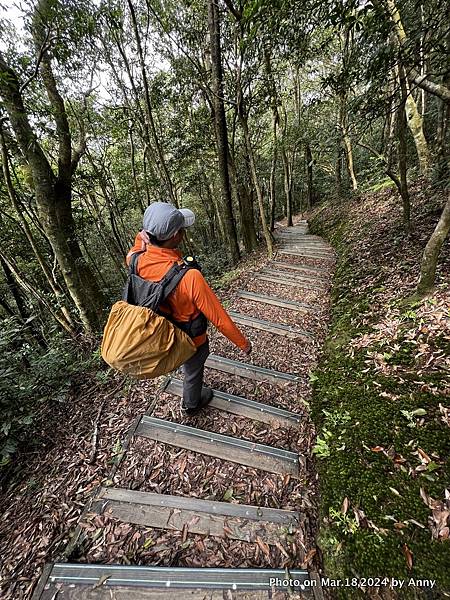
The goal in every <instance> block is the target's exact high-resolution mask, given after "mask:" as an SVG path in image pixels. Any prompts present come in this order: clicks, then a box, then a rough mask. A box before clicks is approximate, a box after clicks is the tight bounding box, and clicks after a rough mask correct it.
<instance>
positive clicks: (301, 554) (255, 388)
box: [0, 250, 333, 600]
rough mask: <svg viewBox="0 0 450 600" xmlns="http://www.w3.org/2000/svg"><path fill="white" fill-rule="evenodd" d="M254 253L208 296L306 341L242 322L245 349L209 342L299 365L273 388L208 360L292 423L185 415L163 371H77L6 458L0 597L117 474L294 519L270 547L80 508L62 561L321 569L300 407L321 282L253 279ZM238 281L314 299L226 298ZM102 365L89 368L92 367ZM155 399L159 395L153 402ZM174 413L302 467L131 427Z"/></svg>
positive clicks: (20, 583) (305, 410)
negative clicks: (75, 538) (235, 456)
mask: <svg viewBox="0 0 450 600" xmlns="http://www.w3.org/2000/svg"><path fill="white" fill-rule="evenodd" d="M277 260H283V262H293V263H296V264H300V263H301V262H303V264H306V265H309V266H313V267H317V266H320V267H322V268H324V269H325V272H324V275H323V276H324V277H325V278H328V279H331V273H332V268H333V261H331V262H330V261H329V260H321V259H318V260H317V259H310V258H305V259H301V258H299V257H286V256H285V257H283V258H281V257H280V256H278V257H277ZM267 262H268V261H267V257H266V256H265V253H264V252H263V251H262V250H260V251H258V252H256V253H254V254H253V255H251V256H250V257H249V258H247V259H246V260H245V261H243V262H242V263H240V265H239V267H238V269H236V270H235V271H234V272H233V273H232V274H231V275H230V274H227V276H226V277H225V278H224V279H225V280H226V281H227V283H226V285H224V286H223V287H222V288H221V289H220V290H219V291H218V294H219V296H220V298H221V300H222V301H223V302H224V304H225V306H226V307H227V308H228V309H230V310H231V309H234V310H237V309H239V312H241V313H245V314H248V315H252V316H254V317H258V318H263V319H265V320H269V321H273V322H279V323H288V324H289V325H291V326H298V327H299V328H301V329H304V330H306V331H308V332H309V333H311V334H312V339H311V340H307V341H305V340H304V339H302V340H290V339H287V338H284V337H274V335H273V334H270V333H266V332H263V331H259V330H255V329H251V328H248V327H246V326H241V327H240V328H241V329H242V330H243V331H244V333H245V335H247V336H248V337H249V339H251V341H252V343H253V351H252V353H251V355H250V356H249V357H247V356H245V355H244V354H243V353H242V352H240V351H239V350H237V349H235V348H234V347H233V346H232V345H231V343H229V342H228V341H227V340H226V339H225V338H223V337H222V336H221V335H220V334H219V333H218V332H216V331H211V332H210V346H211V353H215V354H220V355H222V356H226V357H228V358H232V359H237V360H240V361H243V362H249V363H251V364H255V365H259V366H264V367H266V368H271V369H275V370H278V371H282V372H286V373H292V374H294V375H297V376H298V378H299V379H298V381H297V382H295V383H288V384H283V385H279V384H278V385H274V384H270V383H263V382H257V381H252V380H249V379H246V378H245V379H244V378H242V377H238V376H234V375H229V374H226V373H221V372H218V371H214V370H212V369H207V370H206V375H205V379H206V383H207V384H208V385H210V386H211V387H213V388H214V389H218V390H222V391H227V392H228V393H232V394H233V393H234V394H237V395H240V396H245V397H246V398H250V399H253V400H256V401H258V402H263V403H269V404H273V405H275V406H279V407H282V408H286V409H289V410H291V411H293V412H296V413H298V414H300V415H301V417H302V420H301V424H300V426H299V427H298V428H297V427H296V428H283V427H280V428H273V427H269V426H267V425H264V424H261V423H257V422H254V421H249V420H247V419H244V418H242V417H238V416H235V415H231V414H228V413H222V412H221V411H218V410H217V409H213V408H210V409H208V410H205V411H203V412H202V413H201V414H199V415H198V416H196V417H186V416H185V415H183V414H182V413H181V411H180V408H179V399H178V398H175V397H174V396H171V395H170V394H166V393H160V391H158V390H159V386H160V384H161V379H162V378H159V379H158V380H154V381H151V382H144V383H143V382H139V383H134V384H131V383H130V382H129V381H127V380H125V379H123V378H121V377H118V376H115V375H113V374H111V373H110V372H103V375H104V377H102V373H100V374H99V373H97V374H92V375H88V374H85V375H84V376H83V377H81V376H80V377H79V378H78V379H76V380H74V381H73V382H72V384H71V387H70V389H69V392H68V395H67V397H66V398H65V399H63V400H61V401H60V402H55V403H53V404H51V405H49V406H48V407H47V408H45V409H44V410H43V411H42V413H41V415H40V417H39V420H38V423H37V427H36V430H35V433H34V436H35V437H34V439H33V443H32V446H30V448H23V447H22V449H21V450H20V452H19V454H18V455H17V456H16V465H18V468H16V469H13V470H12V471H11V473H10V475H9V477H8V479H7V481H5V482H4V485H3V490H2V494H1V496H0V511H1V512H2V513H3V520H2V525H1V529H2V538H1V541H0V556H1V560H2V579H1V588H0V590H1V597H2V599H4V600H18V599H20V600H22V599H29V598H30V596H31V593H32V590H33V588H34V587H35V585H36V582H37V580H38V578H39V575H40V573H41V571H42V567H43V565H44V563H45V562H51V561H54V560H59V559H61V557H62V556H64V552H65V550H67V545H68V543H69V539H70V536H71V535H73V533H74V530H75V528H76V526H77V524H78V523H79V521H80V517H81V513H82V511H83V508H84V506H85V505H86V503H87V502H88V500H89V499H90V498H91V497H92V496H93V494H94V493H95V490H96V489H97V488H98V487H99V486H100V485H103V486H110V485H115V486H117V487H124V488H130V489H133V490H140V491H152V492H157V493H165V494H175V495H176V494H178V495H180V494H183V495H189V496H191V497H198V498H202V499H208V500H220V501H227V502H233V503H237V502H238V503H247V504H255V505H259V506H263V507H264V506H267V507H274V508H283V509H292V510H298V511H299V512H300V513H301V514H302V515H304V516H305V519H304V520H302V522H301V526H300V527H299V529H298V530H297V531H296V532H295V534H293V535H291V536H287V537H286V538H285V539H283V541H281V540H280V543H278V544H276V545H272V544H271V545H268V544H265V543H264V542H261V541H258V543H257V542H255V543H250V542H242V541H236V540H231V539H228V538H212V537H205V536H200V535H194V534H191V533H188V534H187V535H186V532H174V531H161V530H156V529H153V530H152V529H151V528H148V527H141V526H138V525H132V524H128V523H123V522H120V521H118V520H116V519H114V518H113V517H111V516H109V515H108V513H107V512H106V513H104V514H102V515H94V514H92V513H90V514H88V515H87V517H86V518H85V519H83V523H82V528H81V530H80V529H79V530H78V533H80V532H81V535H80V540H79V543H78V544H76V545H74V546H71V547H70V548H71V550H70V551H69V552H66V555H65V558H67V559H69V560H75V561H80V562H96V563H122V564H152V565H161V566H191V567H194V566H205V565H207V566H209V567H213V566H221V567H245V566H253V567H272V568H284V567H290V568H292V567H296V568H300V567H301V568H309V569H313V570H316V571H317V570H319V569H320V567H321V556H320V551H318V549H317V547H316V543H315V540H316V534H317V531H316V529H317V524H316V521H317V501H318V499H317V490H316V479H317V478H316V472H315V468H314V461H313V460H312V454H311V453H312V449H313V445H314V440H315V431H314V426H313V423H312V421H311V419H310V417H309V413H310V401H311V394H312V390H311V373H312V371H313V370H314V368H315V367H316V366H317V364H318V359H319V356H320V349H321V347H322V345H323V342H324V339H325V337H326V333H327V323H328V320H329V311H330V304H329V297H330V296H329V292H328V291H327V288H326V287H324V288H322V289H319V290H316V289H315V290H306V289H300V288H295V287H288V286H286V285H279V284H273V283H268V282H264V281H258V280H256V279H255V277H254V275H255V272H257V271H259V270H260V269H261V268H263V267H264V266H265V265H266V264H267ZM239 289H246V290H247V291H254V292H258V293H262V294H264V293H269V292H270V294H271V295H273V296H278V297H282V298H288V299H291V300H298V301H302V302H307V303H310V304H313V305H314V306H315V307H316V308H317V309H318V310H317V312H310V313H308V314H306V315H305V314H300V313H295V312H293V311H287V310H285V309H280V308H277V307H275V306H267V305H261V304H257V303H254V302H251V301H248V300H244V299H242V298H238V297H237V291H238V290H239ZM99 375H100V377H99ZM155 401H156V403H155ZM144 413H146V414H152V416H155V417H159V418H164V419H167V420H171V421H176V422H181V423H185V424H189V425H192V426H196V427H199V428H201V429H207V430H210V431H215V432H218V433H224V434H228V435H231V436H233V435H234V436H235V437H240V438H243V439H246V440H250V441H255V442H258V443H263V444H268V445H274V446H276V447H279V448H285V449H289V450H292V451H295V452H298V453H299V454H300V455H301V456H302V457H305V460H304V461H303V462H302V463H301V464H302V466H301V472H300V478H299V479H294V478H291V476H289V475H284V476H283V475H274V474H270V473H267V472H263V471H259V470H256V469H252V468H250V467H244V466H241V465H237V464H234V463H231V462H227V461H221V460H219V459H214V458H210V457H205V456H202V455H199V454H196V453H193V452H190V451H188V450H182V449H179V448H174V447H171V446H168V445H165V444H162V443H159V442H152V441H149V440H145V439H143V438H132V439H131V440H130V444H129V446H128V447H126V440H127V439H128V436H127V434H128V432H129V431H132V430H133V428H134V424H135V419H136V418H137V417H138V416H140V415H141V414H144Z"/></svg>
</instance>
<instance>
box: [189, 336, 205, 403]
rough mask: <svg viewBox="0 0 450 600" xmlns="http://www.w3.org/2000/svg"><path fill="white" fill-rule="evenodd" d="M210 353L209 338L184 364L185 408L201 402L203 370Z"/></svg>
mask: <svg viewBox="0 0 450 600" xmlns="http://www.w3.org/2000/svg"><path fill="white" fill-rule="evenodd" d="M208 355H209V340H208V339H206V342H205V343H204V344H202V345H201V346H199V347H198V348H197V352H196V353H195V354H194V356H191V358H190V359H189V360H187V361H186V362H185V363H184V364H183V373H184V381H183V405H184V407H185V408H196V407H197V406H198V405H199V403H200V398H201V394H202V385H203V372H204V370H205V361H206V359H207V358H208Z"/></svg>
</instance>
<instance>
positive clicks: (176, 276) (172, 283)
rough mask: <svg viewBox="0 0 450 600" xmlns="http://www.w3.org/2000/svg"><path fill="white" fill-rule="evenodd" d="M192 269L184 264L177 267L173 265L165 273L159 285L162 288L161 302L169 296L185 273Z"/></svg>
mask: <svg viewBox="0 0 450 600" xmlns="http://www.w3.org/2000/svg"><path fill="white" fill-rule="evenodd" d="M192 268H194V267H190V266H188V265H186V264H182V265H178V264H176V263H175V264H174V265H173V267H171V268H170V269H169V271H167V273H166V274H165V276H164V278H163V279H162V280H161V284H162V285H163V286H164V292H163V295H162V298H161V302H164V300H166V298H167V297H168V296H170V294H171V293H172V292H173V291H174V289H175V288H176V287H177V285H178V284H179V283H180V281H181V280H182V279H183V277H184V276H185V275H186V273H187V272H188V271H189V270H190V269H192Z"/></svg>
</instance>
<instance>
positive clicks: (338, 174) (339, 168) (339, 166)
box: [334, 140, 342, 198]
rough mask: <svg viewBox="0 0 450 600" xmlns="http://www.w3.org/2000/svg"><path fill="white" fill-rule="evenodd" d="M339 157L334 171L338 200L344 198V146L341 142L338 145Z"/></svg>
mask: <svg viewBox="0 0 450 600" xmlns="http://www.w3.org/2000/svg"><path fill="white" fill-rule="evenodd" d="M336 152H337V156H336V167H335V171H334V181H335V187H336V196H337V197H338V198H341V197H342V155H341V152H342V146H341V142H340V140H339V142H338V144H337V151H336Z"/></svg>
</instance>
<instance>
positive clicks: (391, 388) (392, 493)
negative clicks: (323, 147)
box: [310, 210, 450, 598]
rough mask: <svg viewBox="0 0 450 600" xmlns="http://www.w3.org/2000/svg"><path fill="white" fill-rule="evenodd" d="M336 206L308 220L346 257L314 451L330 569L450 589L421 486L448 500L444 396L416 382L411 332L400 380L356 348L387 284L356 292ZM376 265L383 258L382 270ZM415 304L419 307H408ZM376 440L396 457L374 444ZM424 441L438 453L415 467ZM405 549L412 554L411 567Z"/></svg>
mask: <svg viewBox="0 0 450 600" xmlns="http://www.w3.org/2000/svg"><path fill="white" fill-rule="evenodd" d="M329 213H330V211H322V212H321V213H320V215H319V216H318V217H317V219H316V220H313V221H312V223H310V228H311V230H312V232H313V233H315V234H318V235H322V236H324V237H326V238H328V239H331V240H332V242H333V244H334V246H335V248H336V249H337V251H338V255H339V264H338V266H337V270H336V274H335V279H334V282H333V284H334V287H333V314H332V323H331V329H330V333H329V337H328V339H327V341H326V344H325V347H324V354H323V357H322V360H321V362H320V364H319V366H318V368H317V370H316V371H315V372H314V378H313V381H314V383H313V387H314V393H313V401H312V405H311V412H312V418H313V420H314V422H315V423H316V428H317V431H318V436H319V440H320V439H321V438H323V436H324V432H326V444H327V446H328V449H329V453H328V455H325V456H323V457H322V458H320V456H321V454H317V455H316V464H317V469H318V472H319V477H320V488H321V500H320V515H321V522H320V534H319V544H320V546H321V548H322V551H323V555H324V562H325V570H326V574H327V576H329V577H332V578H341V579H342V578H345V577H354V576H359V577H368V576H377V577H395V578H397V579H406V580H407V579H408V578H409V577H415V578H423V579H435V580H436V581H437V587H438V589H439V591H438V594H441V593H442V592H443V591H446V590H447V591H450V542H449V541H437V540H433V539H432V535H431V531H430V529H429V526H428V520H429V518H430V516H431V511H430V509H429V508H428V507H427V506H426V505H425V503H424V502H423V500H422V498H421V495H420V490H421V488H423V489H424V490H425V491H426V492H427V493H428V494H429V495H430V496H431V497H432V498H435V499H440V500H442V499H443V496H444V489H445V488H446V487H448V485H449V480H450V476H449V475H450V459H449V456H450V436H449V435H448V429H447V428H446V426H445V425H444V424H443V423H442V421H440V416H439V409H438V404H439V399H438V397H437V396H436V395H433V394H432V393H431V392H428V391H425V392H424V391H423V390H422V389H421V388H420V386H418V385H417V384H416V383H415V380H416V379H417V375H416V374H415V373H414V368H413V367H414V360H413V358H414V352H415V348H414V347H413V345H412V344H410V343H409V342H408V341H407V340H403V339H401V338H400V339H399V340H398V346H399V348H398V349H397V350H396V351H395V352H393V353H391V354H390V355H387V356H386V357H385V358H386V362H387V364H388V365H398V366H400V367H402V368H405V369H406V373H405V376H403V380H402V381H400V380H399V379H394V378H392V377H389V376H386V375H382V374H380V373H378V372H375V370H374V369H373V368H372V367H370V366H369V365H368V364H367V363H366V362H365V358H367V357H366V355H365V353H364V351H355V352H354V353H352V354H350V352H349V348H348V342H349V340H350V339H351V338H353V337H355V336H357V335H361V334H362V333H365V332H366V331H367V330H369V329H370V324H368V323H367V322H365V324H364V325H361V323H360V322H359V321H362V319H357V318H356V317H359V316H361V315H364V314H365V313H367V312H368V310H369V308H370V303H371V298H372V297H373V294H374V293H376V292H377V291H380V285H381V287H382V283H380V280H379V279H377V278H376V277H375V278H373V286H372V287H371V288H370V289H367V288H366V289H365V296H364V297H363V296H358V295H357V294H356V293H355V292H354V289H355V285H354V281H355V280H357V279H359V278H361V279H362V278H363V277H365V276H366V275H367V273H366V272H365V273H358V272H355V271H354V269H355V266H354V264H353V261H352V254H353V250H352V248H351V247H349V245H348V243H346V242H344V237H345V231H346V227H347V226H348V225H347V218H348V216H347V214H346V211H345V210H342V211H340V214H339V216H336V214H334V215H333V216H332V217H330V214H329ZM376 268H377V267H376V265H375V267H374V272H376ZM407 310H410V311H411V307H405V311H407ZM414 318H415V316H414V314H413V313H412V312H410V313H409V314H407V313H405V319H414ZM443 345H444V346H445V342H444V341H443ZM382 352H383V350H382ZM408 369H409V371H410V372H408ZM402 373H403V372H402ZM447 377H448V374H446V373H431V374H421V375H420V380H421V381H423V382H425V383H428V384H430V385H431V384H433V385H435V386H438V387H439V386H444V384H445V380H446V378H447ZM441 401H442V400H441ZM418 408H423V409H424V410H425V411H426V414H425V415H421V416H420V418H419V417H417V416H415V415H414V414H413V411H414V410H416V409H418ZM324 411H325V412H324ZM402 411H403V412H402ZM344 414H346V415H348V417H349V418H348V419H346V420H344V421H343V420H342V419H341V420H339V415H344ZM330 415H331V417H330ZM323 439H324V438H323ZM377 447H379V448H382V449H384V450H385V451H386V452H387V453H388V456H386V454H385V453H384V452H382V451H376V450H377ZM417 448H421V449H422V450H423V451H425V452H427V453H434V454H435V455H436V456H437V457H436V458H434V457H433V463H434V464H433V465H432V466H431V469H430V470H428V471H425V472H414V469H415V468H416V467H417V466H419V465H420V464H421V463H420V459H419V457H418V456H417V455H415V454H414V453H415V452H416V451H417ZM374 449H375V450H374ZM388 451H389V452H388ZM325 454H326V453H325ZM394 455H395V456H396V457H397V462H396V461H394V460H393V456H394ZM344 498H347V499H348V500H349V502H350V507H349V509H348V512H347V514H346V515H343V514H342V511H341V507H342V503H343V501H344ZM354 509H355V510H362V511H364V514H365V516H366V521H365V520H364V519H360V523H359V526H358V524H356V525H355V523H354V522H353V521H352V519H353V520H354V519H355V515H354V512H353V511H354ZM340 515H341V516H340ZM410 519H413V520H415V521H417V522H418V523H419V524H422V525H423V526H424V528H421V527H420V526H419V525H417V524H415V523H412V522H411V521H410ZM405 547H407V548H408V549H409V550H410V551H411V552H412V555H413V566H412V569H411V570H409V569H408V566H407V561H406V557H405V553H404V548H405ZM405 585H406V584H405ZM435 589H436V588H435ZM417 594H418V595H419V596H420V595H421V591H420V590H419V589H418V588H412V587H410V588H404V589H403V590H402V591H401V593H400V594H399V597H400V598H416V597H418V595H417ZM338 596H339V597H341V598H364V597H365V596H364V594H363V593H362V592H357V591H355V590H349V589H345V590H344V591H340V592H339V593H338ZM435 597H437V596H435Z"/></svg>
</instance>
